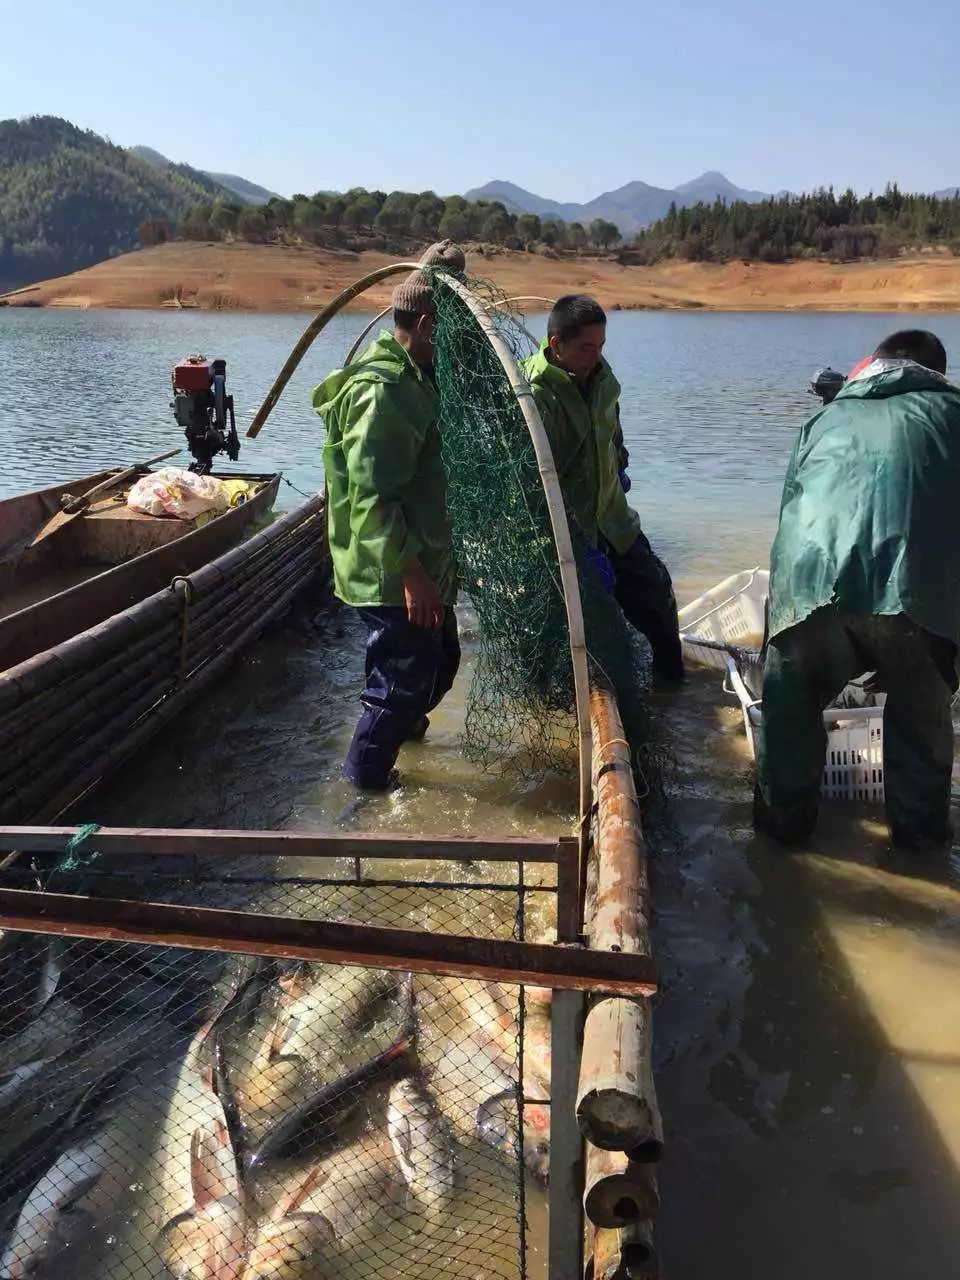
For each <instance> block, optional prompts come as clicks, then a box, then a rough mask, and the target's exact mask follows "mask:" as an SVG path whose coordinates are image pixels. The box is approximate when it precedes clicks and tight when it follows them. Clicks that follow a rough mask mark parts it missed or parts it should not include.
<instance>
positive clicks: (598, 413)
mask: <svg viewBox="0 0 960 1280" xmlns="http://www.w3.org/2000/svg"><path fill="white" fill-rule="evenodd" d="M548 350H549V346H548V345H547V343H546V342H544V343H543V345H542V346H541V348H540V350H539V351H537V352H536V353H535V354H534V355H532V356H530V357H529V358H528V359H527V360H524V362H523V371H524V373H525V374H526V377H527V381H528V382H529V383H530V386H531V389H532V390H533V398H534V399H535V400H536V402H537V408H538V409H539V410H540V416H541V418H543V425H544V427H545V428H546V431H547V435H548V436H549V438H550V447H551V449H552V450H553V460H554V462H555V463H556V467H557V472H558V474H559V476H560V487H561V488H562V490H563V496H564V498H565V499H566V503H567V509H568V511H569V512H570V514H571V515H572V516H573V517H574V518H575V519H576V521H577V523H578V525H579V526H580V529H581V530H582V531H583V533H584V534H585V535H586V537H587V538H588V539H589V540H590V541H591V542H592V543H593V544H594V545H596V544H597V543H598V541H599V537H600V535H602V536H603V537H604V538H606V540H607V541H608V542H609V543H610V545H611V546H612V547H613V549H614V550H615V551H618V552H620V553H621V554H622V553H623V552H625V551H629V549H630V548H631V547H632V546H633V544H634V543H635V542H636V540H637V538H638V537H639V536H640V533H641V528H640V517H639V516H638V515H637V513H636V512H635V511H634V510H633V508H632V507H630V506H629V504H628V503H627V498H626V494H625V493H624V492H623V486H622V485H621V483H620V477H619V475H618V474H617V473H618V470H619V468H620V466H621V465H624V463H623V462H622V461H621V456H620V455H619V449H622V446H623V434H622V432H621V431H620V415H619V411H618V404H619V400H620V384H619V382H617V380H616V378H615V377H614V376H613V370H612V369H611V368H610V366H609V365H608V364H607V362H606V360H603V361H601V363H600V368H599V369H598V370H597V372H596V373H595V374H594V375H593V377H592V378H591V380H590V384H589V386H588V388H587V390H586V394H584V393H583V392H582V391H581V390H580V387H579V385H578V383H577V380H576V378H574V377H572V376H571V375H570V374H569V373H567V372H566V370H564V369H561V368H559V367H558V366H557V365H555V364H551V363H550V361H549V360H548V359H547V352H548ZM618 440H619V445H618ZM624 453H625V451H624Z"/></svg>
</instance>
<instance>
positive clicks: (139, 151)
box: [128, 147, 277, 204]
mask: <svg viewBox="0 0 960 1280" xmlns="http://www.w3.org/2000/svg"><path fill="white" fill-rule="evenodd" d="M128 150H129V151H130V152H131V153H132V154H133V155H135V156H139V158H140V159H141V160H146V161H147V163H148V164H153V165H156V166H157V168H159V169H182V168H184V166H183V165H177V164H174V162H173V161H172V160H168V159H167V157H166V156H164V155H161V154H160V152H159V151H155V150H154V148H153V147H129V148H128ZM193 172H194V173H197V172H200V173H202V174H203V175H204V177H206V178H209V179H210V181H211V182H212V183H213V184H214V186H215V187H219V188H224V187H225V188H226V190H227V191H228V192H229V193H230V194H231V195H234V196H236V197H237V199H238V200H242V201H243V203H244V204H266V203H267V201H268V200H270V199H272V198H273V196H275V195H276V194H277V193H276V192H275V191H268V190H267V188H266V187H261V186H258V185H257V183H256V182H248V181H247V179H246V178H240V177H238V176H237V175H236V174H235V173H213V172H212V171H211V170H210V169H202V170H193ZM216 194H219V195H222V194H223V191H222V190H220V191H219V192H217V193H216Z"/></svg>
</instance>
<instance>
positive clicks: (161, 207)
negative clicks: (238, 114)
mask: <svg viewBox="0 0 960 1280" xmlns="http://www.w3.org/2000/svg"><path fill="white" fill-rule="evenodd" d="M223 194H224V193H223V189H222V188H221V187H219V186H218V185H217V183H215V182H213V181H212V180H211V179H210V178H208V177H207V176H206V174H201V173H198V172H197V171H196V170H193V169H191V168H190V167H189V166H187V165H172V166H170V168H167V169H163V168H158V167H157V166H156V165H153V164H149V163H148V162H146V161H145V160H142V159H140V158H139V157H137V156H135V155H132V154H131V153H130V152H128V151H126V150H125V149H124V148H122V147H116V146H114V145H113V144H112V143H110V142H108V141H106V140H105V139H104V138H101V137H99V136H98V135H97V134H95V133H92V132H90V131H89V130H82V129H78V128H76V126H75V125H72V124H69V123H68V122H67V121H66V120H60V119H58V118H57V117H55V116H33V117H31V118H29V119H26V120H3V121H0V282H2V283H4V284H6V285H15V284H21V283H28V282H29V281H31V280H42V279H44V278H45V277H47V276H55V275H62V274H64V273H65V272H68V271H76V270H78V269H79V268H80V267H86V266H89V265H90V264H91V263H94V262H100V261H101V260H102V259H104V258H109V257H111V256H113V255H114V254H118V253H123V252H125V251H126V250H128V249H134V248H136V246H137V244H138V242H139V238H138V237H139V233H138V228H139V226H140V224H141V223H142V222H144V221H145V220H146V219H163V220H166V221H169V222H170V223H174V224H175V223H176V222H177V221H178V220H179V218H180V216H181V214H182V213H183V212H184V210H185V209H186V208H187V207H188V206H189V205H191V204H192V203H195V202H196V201H198V200H203V199H211V198H215V197H217V196H220V195H223Z"/></svg>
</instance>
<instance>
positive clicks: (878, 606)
mask: <svg viewBox="0 0 960 1280" xmlns="http://www.w3.org/2000/svg"><path fill="white" fill-rule="evenodd" d="M946 368H947V358H946V353H945V352H944V349H943V346H942V344H941V343H940V341H939V339H937V338H936V337H935V336H934V335H933V334H932V333H927V332H924V331H922V330H907V331H903V332H900V333H895V334H893V335H892V336H891V337H889V338H887V339H886V340H885V341H884V342H882V343H881V344H880V346H879V347H878V348H877V350H876V352H875V353H874V355H873V356H872V357H870V358H869V359H868V360H866V361H864V362H862V364H861V365H860V366H858V367H857V368H856V369H855V370H854V371H853V373H852V374H851V376H850V379H849V380H848V381H847V383H846V385H845V386H844V387H843V389H842V390H841V391H840V392H839V394H838V395H837V397H836V399H834V400H833V401H832V402H831V403H830V404H829V405H826V406H825V407H824V408H823V409H821V410H820V411H819V412H818V413H816V414H814V416H813V417H812V418H811V419H810V421H809V422H808V423H807V424H806V425H805V426H804V427H803V429H802V430H801V432H800V435H799V438H798V440H797V443H796V447H795V448H794V451H793V457H792V459H791V461H790V465H789V468H788V471H787V478H786V483H785V485H784V490H783V501H782V504H781V509H780V527H779V529H778V531H777V536H776V540H775V542H774V544H773V551H772V553H771V578H770V615H769V628H768V636H769V647H768V650H767V657H766V667H765V676H764V684H763V727H762V730H761V733H760V743H759V753H758V767H757V794H756V806H755V818H756V822H757V825H758V826H759V827H761V828H762V829H764V830H765V831H767V832H769V833H770V834H771V835H773V836H774V837H776V838H777V839H779V840H781V841H782V842H784V843H787V844H792V843H800V842H803V841H805V840H806V839H807V838H808V837H809V835H810V834H811V832H812V831H813V827H814V825H815V823H816V818H817V801H818V795H819V788H820V781H821V775H822V772H823V766H824V756H825V750H826V736H825V731H824V726H823V718H822V713H823V711H824V709H825V708H826V707H827V706H828V705H829V704H830V703H831V702H832V701H833V700H834V699H835V698H836V697H837V696H838V695H839V694H840V693H841V691H842V690H843V689H844V687H845V686H846V685H847V684H848V683H849V682H850V681H851V680H853V679H855V678H856V677H857V676H860V675H862V674H864V673H865V672H868V671H869V672H876V673H877V676H878V677H879V680H880V683H881V685H882V687H883V688H884V689H885V690H886V695H887V697H886V704H885V707H884V729H883V732H884V790H885V795H886V807H887V820H888V822H889V825H890V831H891V835H892V837H893V840H894V842H895V843H896V844H898V845H900V846H902V847H912V848H925V847H930V846H932V845H937V844H941V843H943V842H944V841H945V840H947V839H949V837H950V834H951V832H950V821H949V807H950V780H951V771H952V764H953V726H952V718H951V699H952V695H953V692H954V690H955V689H956V687H957V677H956V671H955V665H956V655H957V645H958V642H960V390H958V389H957V388H956V387H954V386H952V385H951V384H950V383H949V382H948V381H947V380H946V377H945V376H944V375H945V373H946Z"/></svg>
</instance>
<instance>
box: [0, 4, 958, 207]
mask: <svg viewBox="0 0 960 1280" xmlns="http://www.w3.org/2000/svg"><path fill="white" fill-rule="evenodd" d="M954 8H955V0H927V3H926V4H925V5H924V6H923V8H922V10H918V11H916V12H917V14H918V17H917V21H916V22H911V21H910V20H909V15H910V13H911V10H910V9H909V7H908V6H904V5H903V4H902V3H899V4H895V3H893V0H871V3H870V4H869V5H866V4H864V3H862V2H861V3H857V4H854V3H852V0H833V2H832V3H829V2H827V0H806V2H805V3H804V4H803V5H797V4H794V3H784V2H783V0H723V2H722V3H720V2H718V0H660V3H658V4H655V5H654V4H650V3H648V0H589V2H584V0H553V2H552V3H551V2H550V0H541V3H539V4H537V5H533V4H530V5H526V6H521V5H519V4H517V3H515V2H514V3H509V2H508V0H470V2H468V0H446V2H445V3H436V2H435V0H411V3H409V4H407V5H404V4H402V3H400V0H392V2H389V0H360V2H359V3H349V2H347V0H337V2H336V3H331V2H329V0H312V2H311V0H258V2H257V3H250V2H249V0H232V2H231V3H220V2H219V0H207V2H206V3H203V4H196V3H192V4H187V3H182V2H181V0H163V3H161V4H145V3H138V2H137V0H132V2H131V0H87V4H86V5H81V4H79V3H77V0H32V2H31V3H29V4H24V3H23V0H0V119H6V118H9V117H19V116H25V115H59V116H64V117H65V118H66V119H68V120H71V121H73V122H74V123H75V124H78V125H81V126H82V127H84V128H89V129H93V130H95V131H96V132H97V133H101V134H103V135H105V136H107V137H109V138H110V139H111V140H112V141H114V142H116V143H119V144H121V145H124V146H132V145H136V144H145V145H148V146H151V147H154V148H156V149H157V150H158V151H160V152H162V153H163V154H164V155H166V156H168V157H169V158H171V159H173V160H179V161H185V162H186V163H188V164H191V165H194V166H196V167H197V168H203V169H212V170H216V171H220V172H229V173H236V174H240V175H242V176H243V177H245V178H248V179H250V180H251V181H254V182H258V183H261V184H262V185H263V186H266V187H269V188H270V189H271V190H274V191H277V192H280V193H282V194H284V195H290V194H292V193H293V192H297V191H303V192H306V193H307V194H312V193H313V192H314V191H317V190H346V189H348V188H349V187H352V186H365V187H369V188H371V189H375V188H379V189H382V190H384V191H391V190H394V189H400V190H418V191H419V190H425V189H428V188H429V189H432V190H435V191H437V192H438V193H439V194H441V195H446V194H451V193H453V192H462V191H465V190H467V189H469V188H471V187H474V186H478V185H481V184H482V183H484V182H487V181H489V180H491V179H493V178H501V179H508V180H510V181H513V182H516V183H517V184H518V185H520V186H522V187H526V188H527V189H528V190H531V191H534V192H536V193H537V194H539V195H543V196H547V197H550V198H552V199H556V200H558V201H559V200H576V201H585V200H589V199H591V198H593V197H594V196H595V195H598V194H599V193H600V192H602V191H608V190H611V189H613V188H615V187H619V186H622V185H623V184H624V183H626V182H629V181H632V180H634V179H638V178H639V179H642V180H643V181H645V182H649V183H651V184H653V185H655V186H665V187H673V186H675V185H676V184H678V183H680V182H684V181H686V180H688V179H690V178H693V177H696V176H697V175H698V174H700V173H702V172H703V171H704V170H707V169H719V170H721V171H722V172H723V173H725V174H726V175H727V177H728V178H730V179H731V180H732V181H733V182H735V183H737V184H738V185H740V186H742V187H748V188H755V189H759V190H764V191H779V190H782V189H784V188H786V189H789V190H792V191H803V190H809V189H811V188H812V187H814V186H819V185H828V184H831V183H832V184H834V185H835V186H836V187H838V188H844V187H846V186H848V185H850V186H853V187H854V188H855V189H856V190H858V191H860V192H861V193H862V192H866V191H867V190H870V189H874V190H879V189H881V188H882V187H883V186H884V184H885V183H886V182H887V181H888V180H891V179H894V180H896V181H898V182H899V183H900V185H901V187H903V188H904V189H905V190H928V191H929V190H936V189H939V188H943V187H950V186H956V185H958V184H960V128H958V125H960V118H958V117H960V107H958V103H960V95H958V93H957V80H958V77H960V58H958V54H960V24H958V23H957V21H956V16H955V12H954Z"/></svg>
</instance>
